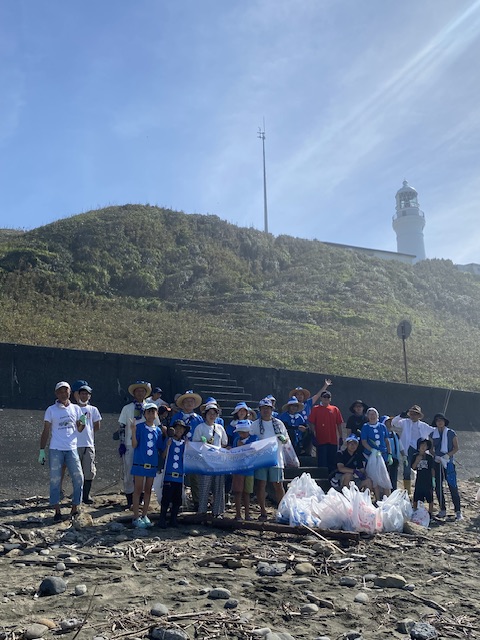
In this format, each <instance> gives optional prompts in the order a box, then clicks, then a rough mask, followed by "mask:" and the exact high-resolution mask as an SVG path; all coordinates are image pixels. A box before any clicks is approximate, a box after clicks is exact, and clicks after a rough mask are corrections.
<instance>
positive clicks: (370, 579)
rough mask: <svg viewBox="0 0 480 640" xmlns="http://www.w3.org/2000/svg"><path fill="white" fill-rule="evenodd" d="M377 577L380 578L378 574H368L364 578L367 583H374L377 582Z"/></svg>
mask: <svg viewBox="0 0 480 640" xmlns="http://www.w3.org/2000/svg"><path fill="white" fill-rule="evenodd" d="M377 577H378V576H377V574H376V573H366V574H365V575H364V576H363V579H364V580H365V581H366V582H373V581H374V580H375V578H377Z"/></svg>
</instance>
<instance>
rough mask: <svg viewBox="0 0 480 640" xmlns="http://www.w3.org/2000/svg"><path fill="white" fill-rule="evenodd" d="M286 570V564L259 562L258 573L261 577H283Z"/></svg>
mask: <svg viewBox="0 0 480 640" xmlns="http://www.w3.org/2000/svg"><path fill="white" fill-rule="evenodd" d="M286 570H287V565H286V564H285V563H284V562H274V563H273V564H270V563H268V562H259V563H258V565H257V573H258V574H259V575H260V576H281V575H282V574H284V573H285V571H286Z"/></svg>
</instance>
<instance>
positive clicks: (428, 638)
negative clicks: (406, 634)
mask: <svg viewBox="0 0 480 640" xmlns="http://www.w3.org/2000/svg"><path fill="white" fill-rule="evenodd" d="M410 637H411V638H413V639H414V640H433V639H434V638H438V632H437V630H436V629H435V627H433V626H432V625H431V624H428V622H416V623H415V624H414V625H413V627H412V628H411V629H410Z"/></svg>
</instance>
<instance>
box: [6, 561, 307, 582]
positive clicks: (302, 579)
mask: <svg viewBox="0 0 480 640" xmlns="http://www.w3.org/2000/svg"><path fill="white" fill-rule="evenodd" d="M17 566H18V565H17ZM292 584H312V581H311V580H310V578H295V579H294V580H292Z"/></svg>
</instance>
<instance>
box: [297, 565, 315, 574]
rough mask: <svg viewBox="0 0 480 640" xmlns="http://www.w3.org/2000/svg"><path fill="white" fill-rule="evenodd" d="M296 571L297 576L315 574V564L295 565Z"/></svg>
mask: <svg viewBox="0 0 480 640" xmlns="http://www.w3.org/2000/svg"><path fill="white" fill-rule="evenodd" d="M294 571H295V573H296V574H297V576H309V575H311V574H312V573H313V571H314V566H313V564H310V562H300V563H299V564H297V565H295V569H294Z"/></svg>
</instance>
